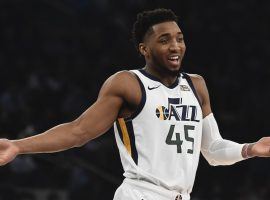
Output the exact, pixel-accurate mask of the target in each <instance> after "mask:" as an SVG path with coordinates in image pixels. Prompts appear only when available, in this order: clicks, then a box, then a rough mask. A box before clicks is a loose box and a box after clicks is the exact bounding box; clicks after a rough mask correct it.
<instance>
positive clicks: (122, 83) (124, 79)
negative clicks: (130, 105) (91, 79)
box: [103, 70, 138, 92]
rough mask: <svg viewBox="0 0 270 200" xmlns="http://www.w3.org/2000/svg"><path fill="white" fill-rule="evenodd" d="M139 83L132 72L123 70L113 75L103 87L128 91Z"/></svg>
mask: <svg viewBox="0 0 270 200" xmlns="http://www.w3.org/2000/svg"><path fill="white" fill-rule="evenodd" d="M137 85H138V80H137V78H136V76H135V74H133V73H132V72H130V71H128V70H123V71H119V72H116V73H114V74H113V75H111V76H110V77H109V78H108V79H107V80H106V81H105V83H104V84H103V88H106V89H109V90H112V91H118V92H119V91H120V92H121V91H122V92H127V90H129V89H130V88H131V89H133V88H134V87H136V86H137Z"/></svg>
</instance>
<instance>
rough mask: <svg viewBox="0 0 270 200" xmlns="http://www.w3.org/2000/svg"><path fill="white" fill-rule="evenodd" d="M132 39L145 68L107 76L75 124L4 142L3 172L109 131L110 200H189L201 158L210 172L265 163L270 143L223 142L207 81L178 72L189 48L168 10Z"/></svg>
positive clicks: (0, 148)
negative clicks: (112, 151)
mask: <svg viewBox="0 0 270 200" xmlns="http://www.w3.org/2000/svg"><path fill="white" fill-rule="evenodd" d="M133 36H134V41H135V44H136V47H137V48H138V50H139V52H140V53H141V54H142V55H143V56H144V58H145V62H146V65H145V67H144V68H143V69H139V70H132V71H121V72H118V73H116V74H114V75H112V76H111V77H110V78H108V80H107V81H106V82H105V83H104V85H103V86H102V88H101V90H100V93H99V96H98V99H97V101H96V102H95V103H94V104H93V105H92V106H91V107H90V108H88V109H87V110H86V111H85V112H84V113H83V114H82V115H81V116H80V117H79V118H78V119H76V120H74V121H72V122H69V123H65V124H61V125H58V126H56V127H53V128H52V129H50V130H47V131H45V132H44V133H41V134H38V135H35V136H32V137H28V138H24V139H20V140H7V139H1V141H0V165H5V164H6V163H8V162H10V161H11V160H13V159H14V158H15V157H16V156H17V155H19V154H30V153H51V152H58V151H63V150H66V149H69V148H72V147H80V146H82V145H83V144H85V143H86V142H88V141H90V140H92V139H94V138H96V137H98V136H100V135H101V134H103V133H105V132H106V131H107V130H108V129H109V128H110V127H111V126H112V125H113V124H114V129H115V137H116V142H117V145H118V147H119V152H120V156H121V161H122V165H123V168H124V171H125V173H124V176H125V180H124V181H123V183H122V185H121V186H120V187H119V188H118V189H117V191H116V193H115V196H114V200H127V199H128V200H142V199H143V200H153V199H158V200H176V199H184V200H188V199H190V193H191V191H192V187H193V183H194V180H195V174H196V170H197V165H198V160H199V154H200V152H202V154H203V155H204V157H205V158H206V160H207V161H208V162H209V163H210V164H211V165H231V164H233V163H235V162H238V161H241V160H244V159H247V158H250V157H255V156H259V157H269V156H270V137H265V138H262V139H260V140H259V141H258V142H255V143H252V144H238V143H235V142H232V141H228V140H225V139H223V138H222V137H221V135H220V133H219V129H218V126H217V123H216V120H215V117H214V115H213V114H212V111H211V107H210V101H209V95H208V91H207V87H206V84H205V82H204V79H203V78H202V77H201V76H199V75H194V74H186V73H180V72H179V70H180V67H181V62H182V60H183V57H184V54H185V50H186V46H185V43H184V38H183V33H182V31H181V29H180V28H179V26H178V24H177V17H176V16H175V14H174V13H173V12H172V11H171V10H166V9H156V10H152V11H147V12H143V13H140V14H138V16H137V21H136V22H135V24H134V29H133ZM93 184H94V183H93Z"/></svg>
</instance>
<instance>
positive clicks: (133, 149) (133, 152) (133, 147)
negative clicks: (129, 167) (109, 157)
mask: <svg viewBox="0 0 270 200" xmlns="http://www.w3.org/2000/svg"><path fill="white" fill-rule="evenodd" d="M125 122H126V127H127V130H128V135H129V139H130V145H131V157H132V158H133V160H134V162H135V163H136V165H138V151H137V148H136V144H135V135H134V129H133V124H132V121H130V120H129V121H125Z"/></svg>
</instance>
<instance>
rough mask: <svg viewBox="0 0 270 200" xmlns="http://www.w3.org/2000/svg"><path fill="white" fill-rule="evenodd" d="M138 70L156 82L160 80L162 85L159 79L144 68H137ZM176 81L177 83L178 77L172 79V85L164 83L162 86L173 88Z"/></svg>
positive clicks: (176, 83) (176, 84)
mask: <svg viewBox="0 0 270 200" xmlns="http://www.w3.org/2000/svg"><path fill="white" fill-rule="evenodd" d="M139 72H141V73H142V74H143V75H144V76H146V77H147V78H150V79H151V80H153V81H158V82H160V83H161V84H162V85H164V84H163V83H162V82H161V80H160V79H159V78H157V77H155V76H153V75H152V74H149V73H148V72H146V71H145V70H144V69H139ZM178 83H179V79H178V77H177V79H176V80H175V81H174V83H173V84H172V85H170V86H166V85H164V86H165V87H167V88H170V89H173V88H175V87H176V86H178Z"/></svg>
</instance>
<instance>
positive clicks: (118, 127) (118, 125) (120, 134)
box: [115, 120, 124, 144]
mask: <svg viewBox="0 0 270 200" xmlns="http://www.w3.org/2000/svg"><path fill="white" fill-rule="evenodd" d="M115 123H116V127H117V130H118V133H119V136H120V138H121V141H122V143H123V144H124V140H123V133H122V130H121V127H120V124H119V121H118V120H116V121H115Z"/></svg>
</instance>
